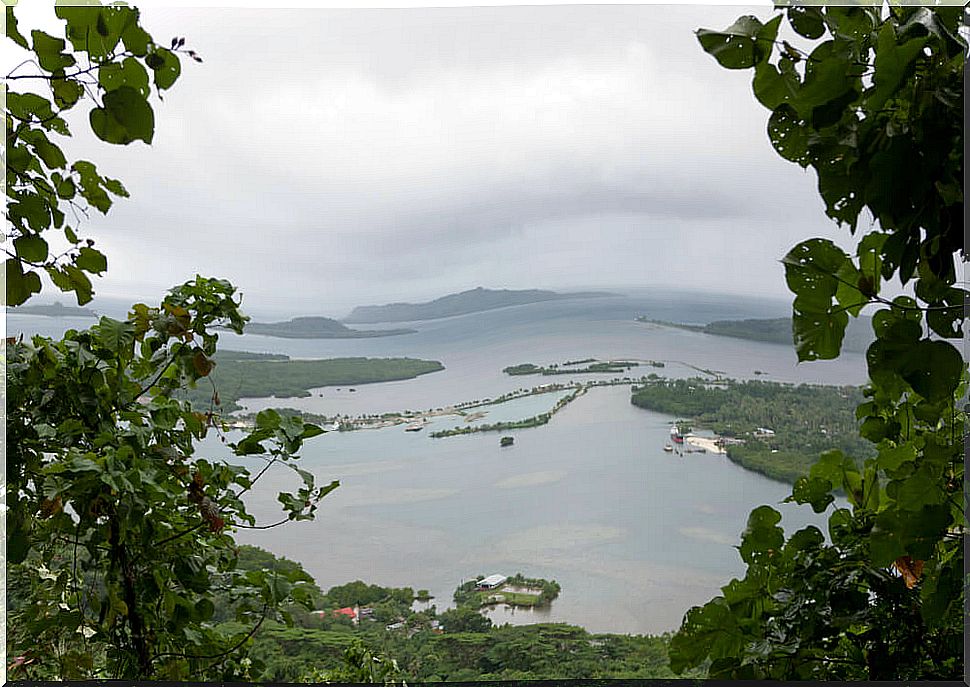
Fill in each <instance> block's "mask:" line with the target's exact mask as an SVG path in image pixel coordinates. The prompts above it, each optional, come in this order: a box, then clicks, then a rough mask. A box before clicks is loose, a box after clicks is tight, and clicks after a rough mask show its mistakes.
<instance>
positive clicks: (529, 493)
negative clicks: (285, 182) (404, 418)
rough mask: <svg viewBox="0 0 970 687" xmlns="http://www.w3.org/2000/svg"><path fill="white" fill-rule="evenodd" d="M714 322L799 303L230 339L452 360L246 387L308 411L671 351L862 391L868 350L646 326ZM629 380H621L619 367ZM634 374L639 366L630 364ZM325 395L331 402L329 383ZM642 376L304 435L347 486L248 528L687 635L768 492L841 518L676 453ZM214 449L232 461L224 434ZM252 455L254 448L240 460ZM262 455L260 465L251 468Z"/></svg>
mask: <svg viewBox="0 0 970 687" xmlns="http://www.w3.org/2000/svg"><path fill="white" fill-rule="evenodd" d="M637 314H645V315H647V316H648V317H652V318H656V319H668V320H678V321H688V322H700V323H703V322H707V321H711V320H715V319H736V318H744V317H772V316H780V315H784V314H785V311H784V308H783V307H781V306H779V305H778V304H776V303H770V302H758V301H755V300H751V299H748V300H739V299H730V300H729V299H725V298H716V297H712V298H709V299H701V298H697V297H694V299H693V300H690V299H686V300H685V299H684V298H680V299H679V300H678V299H677V298H667V299H663V298H639V299H635V298H603V299H590V300H577V301H561V302H554V303H541V304H535V305H530V306H520V307H516V308H509V309H504V310H499V311H492V312H487V313H479V314H475V315H466V316H461V317H455V318H448V319H446V320H436V321H429V322H417V323H408V324H395V325H394V326H395V327H397V326H408V327H411V328H414V329H418V330H419V331H418V333H416V334H411V335H406V336H399V337H388V338H378V339H365V340H287V339H274V338H271V337H264V336H249V335H246V336H242V337H239V336H235V335H228V334H227V335H223V336H222V341H221V345H222V346H223V347H224V348H231V349H238V350H249V351H261V352H282V353H287V354H289V355H291V356H293V357H307V358H319V357H333V356H411V357H420V358H427V359H434V360H440V361H441V362H442V363H443V364H444V365H445V367H446V369H445V370H444V371H442V372H438V373H434V374H430V375H426V376H423V377H419V378H417V379H414V380H407V381H401V382H391V383H383V384H373V385H362V386H358V387H355V389H356V391H355V392H350V391H349V390H348V389H346V388H342V389H341V390H339V391H338V390H337V389H334V388H326V389H321V390H317V391H315V392H314V393H313V395H312V396H310V397H307V398H300V399H286V400H285V401H280V400H279V399H248V400H246V401H245V402H244V404H245V405H246V406H247V407H249V408H251V409H258V408H262V407H268V406H274V405H275V406H291V407H296V408H300V409H303V410H307V411H312V412H317V413H323V414H328V415H329V414H349V415H356V414H360V413H382V412H389V411H400V410H409V409H413V410H424V409H428V408H437V407H443V406H447V405H450V404H454V403H458V402H462V401H469V400H473V399H483V398H486V397H492V398H494V397H496V396H498V395H500V394H502V393H506V392H509V391H512V390H515V389H518V388H522V387H529V386H533V385H536V384H542V383H549V382H565V381H568V380H570V379H573V378H576V379H582V378H586V379H603V378H604V376H600V375H586V376H585V377H583V376H579V375H577V376H575V377H573V376H568V375H567V376H556V377H541V378H540V377H509V376H508V375H505V374H503V373H502V371H501V370H502V368H503V367H506V366H509V365H514V364H518V363H523V362H532V363H536V364H549V363H554V362H559V363H561V362H563V361H565V360H576V359H581V358H587V357H594V358H599V359H606V358H613V359H640V360H660V361H664V362H665V364H666V365H665V367H664V368H663V369H654V368H651V367H641V368H638V369H637V370H635V371H634V372H633V373H631V376H639V375H641V374H648V373H650V372H656V373H658V374H662V375H665V376H670V377H683V376H691V375H694V374H698V373H697V371H696V370H695V369H694V368H695V367H697V368H707V369H713V370H718V371H721V372H723V373H724V374H726V375H727V376H729V377H734V378H751V377H754V370H759V371H763V372H765V373H766V374H765V375H764V376H763V377H761V378H766V379H772V380H777V381H791V382H813V383H846V384H859V383H862V382H863V381H864V380H865V364H864V361H863V359H862V357H861V356H859V355H844V356H843V357H842V358H840V359H839V360H837V361H831V362H824V363H812V364H802V365H796V361H795V355H794V353H793V351H792V350H790V349H789V348H787V347H785V346H777V345H770V344H757V343H752V342H745V341H741V340H735V339H729V338H723V337H712V336H707V335H704V334H700V333H696V332H688V331H682V330H678V329H671V328H667V327H661V326H656V325H647V324H641V323H637V322H634V321H633V318H634V317H635V316H636V315H637ZM91 323H92V321H91V320H78V321H74V320H71V321H64V320H57V321H53V320H50V319H49V318H40V317H31V316H23V315H20V316H17V315H13V316H9V317H8V319H7V330H8V335H13V334H15V333H16V332H18V331H28V332H30V331H39V332H41V333H45V334H49V335H56V334H59V333H60V331H63V329H64V328H65V327H66V326H73V327H80V326H89V325H90V324H91ZM612 376H614V375H606V376H605V378H609V377H612ZM619 376H622V375H619ZM320 394H322V396H321V395H320ZM561 395H562V394H561V393H558V394H555V393H551V394H544V395H542V396H535V397H532V398H529V399H521V400H518V401H515V402H514V403H511V404H508V405H506V406H494V407H491V408H489V411H490V412H489V415H488V416H487V417H485V418H482V419H480V420H478V421H479V422H496V421H501V420H514V419H521V418H524V417H529V416H532V415H535V414H537V413H539V412H543V411H545V410H548V409H549V408H551V407H552V405H553V404H554V403H555V401H556V399H557V398H558V397H559V396H561ZM629 397H630V392H629V388H627V387H606V388H598V389H592V390H591V391H590V392H589V393H587V394H585V395H583V396H581V397H579V398H578V399H577V400H576V401H574V402H573V403H571V404H569V405H568V406H566V408H564V409H563V410H562V411H561V412H560V413H558V414H556V415H555V416H554V417H553V418H552V420H551V421H550V422H549V423H548V424H547V425H545V426H542V427H538V428H532V429H525V430H517V431H509V432H504V433H503V434H508V435H511V436H513V437H514V438H515V444H514V446H512V447H509V448H500V447H499V445H498V440H499V436H500V434H499V433H481V434H472V435H466V436H455V437H448V438H443V439H432V438H430V436H429V434H430V432H432V431H434V430H435V429H438V428H448V427H453V426H456V425H459V424H462V422H463V421H462V420H461V418H455V417H444V418H438V419H436V420H435V421H434V422H433V423H431V424H430V425H429V426H428V427H427V428H426V429H425V430H424V431H422V432H404V431H403V428H401V427H392V428H387V429H380V430H362V431H357V432H346V433H340V432H331V433H327V434H325V435H323V436H321V437H319V438H316V439H314V440H312V441H310V442H308V443H307V445H306V446H305V449H304V451H303V459H302V460H301V465H302V467H304V468H306V469H310V470H312V471H313V472H314V473H315V474H316V476H317V479H318V481H319V482H326V481H329V480H331V479H339V480H340V481H341V485H342V486H341V487H340V488H339V489H337V490H336V491H335V492H333V493H332V494H331V495H330V496H328V497H327V498H326V499H325V500H324V501H323V502H322V503H321V505H320V508H319V510H318V511H317V518H316V520H314V521H312V522H305V523H294V524H292V525H289V526H286V527H282V528H278V529H275V530H271V531H268V532H262V533H255V534H254V533H242V534H240V536H239V539H240V540H241V541H245V542H249V543H253V544H257V545H259V546H262V547H264V548H266V549H269V550H271V551H273V552H275V553H277V554H281V555H285V556H287V557H290V558H292V559H294V560H299V561H301V562H302V563H303V564H304V566H305V567H306V569H307V570H308V571H309V572H310V573H311V574H312V575H313V576H314V577H315V578H316V579H317V581H318V582H319V584H320V586H321V587H323V588H327V587H329V586H332V585H335V584H341V583H344V582H347V581H350V580H354V579H362V580H365V581H367V582H370V583H377V584H382V585H395V586H411V587H413V588H415V589H419V588H426V589H429V590H430V591H431V593H432V594H433V595H434V596H435V597H436V599H435V603H436V604H437V606H438V608H439V609H442V608H444V607H446V606H448V605H450V602H451V594H452V592H453V590H454V588H455V587H456V586H457V585H458V584H459V583H461V582H462V581H463V580H466V579H468V578H470V577H474V576H475V575H477V574H485V575H487V574H491V573H504V574H513V573H515V572H522V573H524V574H525V575H527V576H534V577H545V578H553V579H556V580H557V581H559V583H560V584H561V585H562V594H561V596H560V598H559V599H557V600H556V601H555V602H554V603H553V605H552V607H551V608H549V609H545V610H543V611H538V612H529V611H522V610H518V611H515V612H514V613H512V612H510V611H508V610H507V609H503V608H498V609H495V610H494V611H492V617H493V619H494V620H496V621H497V622H512V623H525V622H535V621H563V622H570V623H575V624H579V625H583V626H585V627H587V628H588V629H590V630H591V631H595V632H607V631H610V632H629V633H654V632H661V631H666V630H671V629H675V628H676V627H677V626H678V625H679V623H680V620H681V618H682V616H683V613H684V611H685V610H686V609H687V608H688V607H690V606H691V605H694V604H699V603H703V602H704V601H706V600H708V599H709V598H710V597H711V596H712V595H713V594H716V593H717V592H718V588H719V587H720V586H721V585H723V584H724V583H726V582H727V581H728V580H729V579H730V578H731V577H732V576H737V575H740V574H742V573H743V566H742V565H741V561H740V559H739V557H738V554H737V551H736V550H735V549H734V546H735V545H736V544H737V543H738V537H739V533H740V532H741V530H743V528H744V524H745V520H746V518H747V514H748V513H749V512H750V510H751V509H752V508H753V507H755V506H758V505H761V504H771V505H774V506H775V507H777V508H778V509H779V510H781V511H782V512H783V513H784V520H783V524H784V525H785V528H786V530H787V531H789V532H791V531H794V530H795V529H797V528H799V527H802V526H804V525H805V524H807V523H817V524H821V523H823V522H824V516H815V515H814V514H813V513H812V512H811V510H810V509H807V508H801V507H792V506H789V505H779V502H780V501H781V500H782V499H783V498H784V497H785V496H786V495H787V494H788V493H789V491H790V489H789V487H788V486H786V485H784V484H781V483H777V482H774V481H771V480H768V479H766V478H764V477H761V476H760V475H757V474H755V473H751V472H747V471H745V470H743V469H741V468H739V467H737V466H736V465H734V464H733V463H731V462H729V461H728V460H727V459H726V458H725V457H723V456H716V455H709V454H689V455H687V456H683V457H680V456H675V455H671V454H667V453H664V452H663V450H662V448H663V445H664V443H665V441H666V440H667V438H668V435H669V427H670V424H669V423H670V421H671V420H672V419H673V418H671V417H668V416H664V415H659V414H656V413H652V412H649V411H644V410H641V409H638V408H636V407H634V406H633V405H631V404H630V400H629ZM199 453H200V455H210V456H219V455H224V449H223V447H222V445H221V444H220V443H219V442H218V441H215V440H212V439H210V440H207V441H205V442H203V445H202V446H201V447H200V450H199ZM236 460H237V461H238V460H241V459H236ZM254 465H255V464H254ZM264 481H265V483H264V484H263V489H262V490H260V491H258V493H256V494H254V495H253V498H252V500H251V501H250V505H251V507H252V509H253V511H254V512H255V514H256V515H257V516H259V517H260V518H262V519H266V520H269V519H270V518H273V517H275V516H277V515H278V504H277V503H276V501H275V491H276V490H277V489H279V488H284V487H285V488H292V487H295V486H296V484H297V480H295V479H294V475H293V474H292V473H290V472H288V471H287V470H286V469H285V468H280V469H278V470H277V469H275V468H274V470H272V471H270V472H268V473H267V475H266V477H265V478H264Z"/></svg>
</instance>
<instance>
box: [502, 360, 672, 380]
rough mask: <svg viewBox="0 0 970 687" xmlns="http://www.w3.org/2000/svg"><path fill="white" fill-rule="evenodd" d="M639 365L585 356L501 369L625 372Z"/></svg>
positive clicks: (515, 372) (552, 372) (507, 371)
mask: <svg viewBox="0 0 970 687" xmlns="http://www.w3.org/2000/svg"><path fill="white" fill-rule="evenodd" d="M581 364H586V367H576V365H581ZM649 364H651V365H654V366H655V367H658V366H659V367H663V363H659V364H655V363H654V361H650V363H649ZM638 365H640V363H638V362H631V361H629V360H606V361H597V360H596V359H595V358H587V359H585V360H571V361H567V362H565V363H563V364H562V365H561V366H560V365H558V364H553V365H548V366H545V367H542V366H539V365H534V364H533V363H520V364H518V365H510V366H509V367H506V368H504V369H503V370H502V372H504V373H505V374H507V375H512V376H519V375H544V376H549V375H573V374H586V373H592V374H595V373H604V372H606V373H608V372H626V371H627V370H631V369H633V368H634V367H637V366H638Z"/></svg>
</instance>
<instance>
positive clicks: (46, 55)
mask: <svg viewBox="0 0 970 687" xmlns="http://www.w3.org/2000/svg"><path fill="white" fill-rule="evenodd" d="M30 37H31V38H32V39H33V43H34V52H35V53H37V62H38V63H39V64H40V67H41V69H43V70H45V71H48V72H55V71H57V70H59V69H64V68H65V67H71V66H73V65H74V58H73V57H72V56H71V55H67V54H65V53H64V39H62V38H54V36H51V35H50V34H47V33H44V32H43V31H40V30H37V29H34V30H33V31H31V32H30Z"/></svg>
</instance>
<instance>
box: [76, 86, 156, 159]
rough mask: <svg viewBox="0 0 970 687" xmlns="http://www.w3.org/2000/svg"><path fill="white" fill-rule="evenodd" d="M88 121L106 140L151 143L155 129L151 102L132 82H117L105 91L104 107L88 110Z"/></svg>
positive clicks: (101, 137)
mask: <svg viewBox="0 0 970 687" xmlns="http://www.w3.org/2000/svg"><path fill="white" fill-rule="evenodd" d="M90 121H91V129H92V130H93V131H94V133H95V134H96V135H97V136H98V138H100V139H101V140H102V141H106V142H108V143H117V144H121V145H125V144H128V143H131V142H132V141H135V140H142V141H144V142H145V143H151V142H152V137H153V136H154V133H155V115H154V113H153V112H152V107H151V105H149V104H148V101H147V100H146V99H145V98H144V97H143V96H142V95H141V94H140V93H139V92H138V91H137V90H135V89H134V88H132V87H131V86H119V87H118V88H116V89H115V90H113V91H108V92H107V93H105V95H104V107H97V108H95V109H93V110H91V115H90Z"/></svg>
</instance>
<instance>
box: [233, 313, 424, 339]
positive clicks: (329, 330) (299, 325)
mask: <svg viewBox="0 0 970 687" xmlns="http://www.w3.org/2000/svg"><path fill="white" fill-rule="evenodd" d="M415 331H417V330H415V329H373V330H366V329H351V328H350V327H347V326H346V325H344V324H342V323H340V322H338V321H337V320H334V319H331V318H329V317H294V318H293V319H291V320H287V321H286V322H251V323H250V324H247V325H246V333H247V334H262V335H264V336H276V337H279V338H283V339H371V338H374V337H378V336H400V335H401V334H414V333H415Z"/></svg>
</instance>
